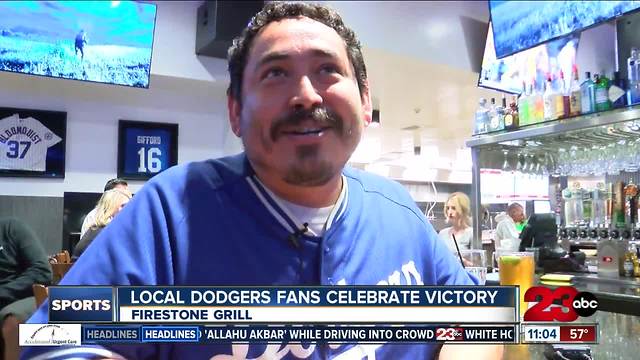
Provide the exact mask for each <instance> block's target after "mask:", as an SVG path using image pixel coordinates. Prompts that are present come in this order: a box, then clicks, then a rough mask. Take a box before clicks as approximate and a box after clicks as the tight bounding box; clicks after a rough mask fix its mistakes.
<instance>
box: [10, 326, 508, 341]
mask: <svg viewBox="0 0 640 360" xmlns="http://www.w3.org/2000/svg"><path fill="white" fill-rule="evenodd" d="M443 341H446V342H461V343H485V344H486V343H517V342H518V341H519V332H518V325H517V324H510V325H504V324H500V325H494V324H485V325H477V324H475V325H437V326H429V325H422V326H421V325H376V326H373V325H347V326H344V325H342V326H341V325H295V326H294V325H254V324H251V325H188V326H187V325H104V324H94V325H91V324H20V345H21V346H52V345H53V346H64V345H75V346H78V345H106V344H144V343H197V344H229V343H233V344H283V343H304V344H308V343H316V344H322V343H330V344H339V343H360V344H384V343H402V344H410V343H437V342H443Z"/></svg>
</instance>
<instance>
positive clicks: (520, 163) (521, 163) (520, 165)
mask: <svg viewBox="0 0 640 360" xmlns="http://www.w3.org/2000/svg"><path fill="white" fill-rule="evenodd" d="M516 161H517V164H516V172H518V173H520V174H523V173H524V171H525V170H524V169H525V158H524V155H523V154H522V153H518V157H517V158H516Z"/></svg>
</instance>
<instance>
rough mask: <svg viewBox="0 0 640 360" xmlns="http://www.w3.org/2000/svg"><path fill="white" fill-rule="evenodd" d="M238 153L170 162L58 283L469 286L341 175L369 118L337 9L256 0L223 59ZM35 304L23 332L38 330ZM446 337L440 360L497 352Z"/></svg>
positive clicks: (409, 212)
mask: <svg viewBox="0 0 640 360" xmlns="http://www.w3.org/2000/svg"><path fill="white" fill-rule="evenodd" d="M229 73H230V78H231V84H230V86H229V91H228V110H229V116H230V121H231V128H232V130H233V131H234V133H235V134H236V135H238V136H239V137H241V138H242V142H243V144H244V149H245V151H244V152H243V153H241V154H239V155H236V156H231V157H225V158H221V159H215V160H209V161H203V162H194V163H188V164H183V165H179V166H175V167H172V168H170V169H168V170H167V171H164V172H162V173H161V174H159V175H158V176H155V177H154V178H153V179H152V180H151V181H149V182H148V183H146V184H145V185H144V187H143V188H142V189H141V190H140V191H139V192H138V193H136V196H135V197H134V198H133V200H132V201H131V202H130V203H129V204H128V205H127V206H126V207H125V208H124V209H123V211H122V212H121V214H120V215H119V216H118V217H116V218H115V219H114V220H113V222H112V223H111V224H110V225H109V226H108V227H107V228H105V230H104V231H103V232H101V233H100V235H99V236H98V237H97V238H96V239H95V240H94V242H93V243H92V244H91V245H90V246H89V247H88V248H87V250H86V252H85V254H84V255H83V256H82V257H81V258H80V259H79V260H78V262H77V263H76V264H75V265H74V266H73V267H72V268H71V270H70V271H69V272H68V273H67V275H66V276H65V278H64V279H63V281H62V282H61V284H62V285H75V284H83V285H128V284H131V285H145V284H148V285H156V284H157V285H182V286H196V285H209V286H218V285H234V286H247V285H278V286H282V285H290V286H300V285H342V284H347V285H355V284H360V285H376V284H379V285H387V284H391V285H394V284H395V285H416V284H420V285H422V284H427V285H475V284H477V279H475V278H474V277H472V276H471V275H469V274H468V273H467V272H466V271H465V270H464V269H463V268H462V266H461V265H460V263H459V261H458V260H456V258H455V257H454V256H453V255H452V254H451V252H450V251H449V249H448V248H447V246H446V245H445V244H444V243H443V242H442V241H438V238H437V234H436V233H435V231H434V230H433V228H432V227H431V225H430V224H429V223H428V222H427V220H426V218H425V217H424V215H423V214H422V213H421V212H420V210H419V209H418V208H417V206H416V204H415V202H414V201H413V200H412V199H411V197H410V196H409V194H408V193H407V192H406V190H404V188H402V186H401V185H399V184H397V183H395V182H391V181H389V180H387V179H384V178H382V177H379V176H376V175H373V174H369V173H366V172H363V171H359V170H355V169H351V168H348V167H346V168H345V164H346V162H347V160H348V159H349V157H350V156H351V154H352V153H353V151H354V150H355V148H356V146H357V145H358V143H359V141H360V138H361V135H362V132H363V129H364V127H365V126H366V125H368V124H369V123H370V121H371V116H372V106H371V98H370V93H369V87H368V86H369V85H368V81H367V74H366V70H365V65H364V60H363V58H362V53H361V49H360V44H359V42H358V40H357V39H356V37H355V34H354V33H353V31H352V30H350V29H349V28H347V27H346V26H345V25H344V24H343V22H342V19H341V18H340V16H339V15H338V14H337V13H335V12H334V11H333V10H330V9H328V8H327V7H324V6H318V5H312V4H309V3H303V2H296V3H280V2H270V3H267V4H266V5H265V7H264V9H263V10H262V11H261V12H260V13H258V14H257V15H256V16H255V17H254V18H253V19H252V21H251V22H250V24H249V25H248V28H247V29H245V30H244V31H243V33H242V35H241V37H240V38H238V39H236V40H235V41H234V44H233V46H232V47H231V49H230V51H229ZM47 309H48V305H47V304H44V305H43V306H42V307H40V309H39V310H38V312H37V313H36V315H34V317H32V318H31V319H30V322H31V323H46V322H47ZM440 347H441V345H440V344H433V343H432V344H428V343H418V344H407V345H397V344H396V345H390V344H386V345H382V344H376V345H367V346H363V345H358V344H328V343H323V344H307V345H304V344H270V345H266V344H236V345H232V344H230V343H226V344H211V345H209V344H207V345H202V344H189V343H172V344H142V345H139V344H131V345H113V346H111V345H109V346H108V351H107V350H105V349H104V348H99V347H94V348H91V347H87V346H82V347H77V348H38V347H30V348H28V349H27V350H26V351H24V352H23V356H24V357H25V358H30V357H33V356H35V355H36V354H40V353H47V352H48V356H49V358H52V359H62V358H78V357H80V358H94V357H96V356H98V357H100V356H103V357H118V356H124V357H125V358H130V359H143V358H145V359H151V358H154V359H156V358H157V359H169V358H175V359H214V360H222V359H231V358H233V359H255V358H261V359H267V358H268V359H282V358H284V359H299V358H307V359H331V358H341V359H361V358H363V357H368V358H370V359H373V358H375V359H390V360H391V359H393V360H397V359H407V360H409V359H411V360H413V359H430V358H434V357H435V356H436V353H437V352H438V351H439V350H440ZM501 351H502V347H501V346H500V345H472V346H452V345H449V344H445V345H444V346H442V349H441V350H440V358H441V359H445V358H450V359H459V358H474V359H497V358H500V356H501Z"/></svg>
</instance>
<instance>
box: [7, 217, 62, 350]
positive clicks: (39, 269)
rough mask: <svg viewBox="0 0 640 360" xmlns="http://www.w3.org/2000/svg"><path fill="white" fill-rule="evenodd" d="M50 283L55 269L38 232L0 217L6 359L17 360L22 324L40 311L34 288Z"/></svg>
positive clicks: (18, 221) (20, 222) (18, 222)
mask: <svg viewBox="0 0 640 360" xmlns="http://www.w3.org/2000/svg"><path fill="white" fill-rule="evenodd" d="M49 283H51V267H50V266H49V262H48V261H47V254H46V253H45V251H44V249H43V248H42V244H41V243H40V241H39V240H38V238H37V236H36V235H35V233H34V232H33V231H32V230H31V229H30V228H29V227H28V226H27V225H26V224H25V223H24V222H22V221H20V220H18V219H14V218H0V324H2V339H3V342H4V346H3V347H4V358H5V359H17V357H18V353H17V351H18V349H17V343H18V324H19V323H21V322H23V321H25V320H26V319H28V318H29V317H30V316H31V314H33V312H34V311H35V310H36V304H35V300H34V298H33V290H32V285H33V284H43V285H49Z"/></svg>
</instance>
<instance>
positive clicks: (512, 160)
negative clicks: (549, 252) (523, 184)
mask: <svg viewBox="0 0 640 360" xmlns="http://www.w3.org/2000/svg"><path fill="white" fill-rule="evenodd" d="M466 145H467V146H468V147H470V148H471V153H472V159H473V171H472V177H473V179H472V194H471V195H472V203H473V204H472V211H473V214H472V215H473V218H474V227H475V226H476V224H478V223H479V221H478V219H480V218H481V216H480V208H481V207H480V206H477V204H481V203H483V201H482V200H483V198H485V197H486V196H485V197H483V196H482V195H483V193H482V189H481V181H480V180H481V169H482V170H483V171H485V172H486V169H495V170H497V171H501V172H502V173H503V174H504V173H512V174H513V173H516V174H525V175H527V176H530V178H531V179H542V178H544V179H549V183H551V182H554V183H558V184H560V182H561V181H560V180H558V179H561V180H562V184H563V189H564V188H565V187H567V185H568V184H567V179H569V178H573V179H575V178H581V179H587V180H589V179H598V181H603V182H607V183H614V182H616V181H619V180H621V181H624V182H627V181H629V180H630V178H632V179H633V181H632V182H633V183H635V184H638V180H640V176H638V174H639V172H638V169H639V168H640V105H634V106H628V107H622V108H617V109H613V110H609V111H602V112H596V113H590V114H586V115H580V116H575V117H570V118H565V119H561V120H555V121H549V122H545V123H539V124H535V125H529V126H526V127H524V128H520V129H518V130H514V131H503V132H498V133H492V134H484V135H479V136H474V137H473V138H471V139H469V140H468V141H467V142H466ZM482 179H483V180H484V181H485V182H486V181H488V180H489V179H488V178H487V176H486V174H485V175H484V176H482ZM489 181H490V180H489ZM482 185H483V186H482V188H484V189H487V184H482ZM583 185H584V183H583ZM592 185H594V184H592ZM549 196H550V197H551V195H549ZM550 200H552V204H553V199H550ZM557 200H559V201H563V200H562V199H557ZM563 224H564V222H563ZM474 230H475V231H478V233H479V232H480V230H481V229H480V227H479V225H478V228H477V229H474ZM475 246H480V245H479V244H477V245H476V244H474V247H475Z"/></svg>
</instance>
